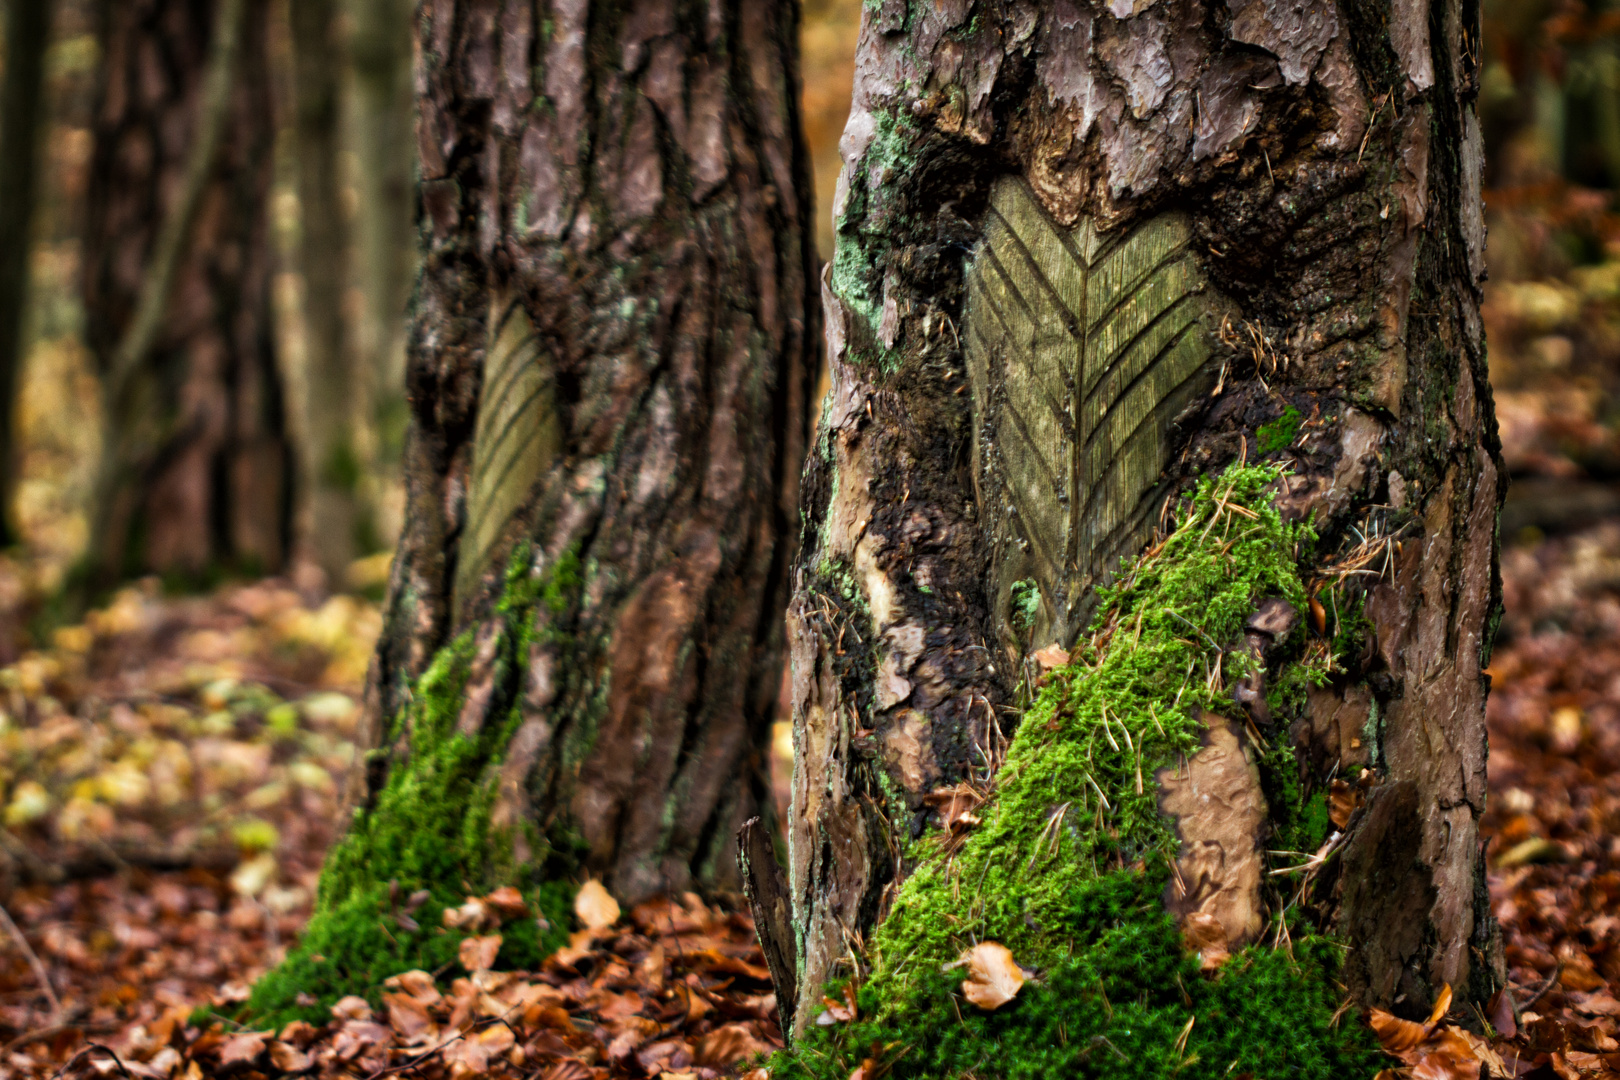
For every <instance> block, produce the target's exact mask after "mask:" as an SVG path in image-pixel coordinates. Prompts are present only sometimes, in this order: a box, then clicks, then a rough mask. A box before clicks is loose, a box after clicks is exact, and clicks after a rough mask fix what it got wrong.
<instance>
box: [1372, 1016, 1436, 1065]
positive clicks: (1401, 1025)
mask: <svg viewBox="0 0 1620 1080" xmlns="http://www.w3.org/2000/svg"><path fill="white" fill-rule="evenodd" d="M1367 1023H1368V1025H1369V1026H1371V1027H1372V1030H1373V1034H1374V1035H1376V1036H1377V1037H1378V1045H1379V1046H1382V1047H1383V1048H1384V1052H1385V1053H1386V1054H1393V1055H1394V1056H1396V1057H1400V1058H1402V1059H1403V1060H1404V1055H1405V1054H1407V1053H1409V1052H1411V1051H1412V1050H1414V1049H1416V1048H1417V1047H1418V1046H1420V1045H1422V1043H1423V1040H1424V1039H1427V1038H1428V1037H1429V1026H1428V1025H1427V1024H1420V1023H1418V1022H1417V1021H1416V1020H1402V1019H1401V1018H1400V1017H1398V1016H1396V1015H1395V1014H1394V1013H1387V1012H1385V1011H1384V1010H1383V1009H1369V1010H1368V1012H1367Z"/></svg>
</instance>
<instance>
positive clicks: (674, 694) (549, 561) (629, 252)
mask: <svg viewBox="0 0 1620 1080" xmlns="http://www.w3.org/2000/svg"><path fill="white" fill-rule="evenodd" d="M418 25H419V28H420V33H421V35H422V36H421V39H420V53H421V58H422V69H421V72H420V75H419V81H418V86H419V87H420V94H419V98H418V110H419V124H418V126H419V146H420V153H421V173H422V194H421V201H422V213H421V230H422V231H421V244H422V260H423V269H422V276H421V280H420V282H419V283H418V286H417V293H416V298H415V301H414V328H413V331H412V341H411V353H410V363H409V394H410V402H411V410H412V420H411V428H410V433H409V439H408V442H407V451H406V480H407V485H408V487H407V492H408V494H407V497H408V505H407V515H406V524H405V532H404V535H403V536H402V537H401V539H400V544H399V549H398V554H397V556H396V558H395V562H394V567H393V573H392V580H391V583H390V590H389V598H388V606H387V615H386V617H385V622H384V627H383V631H382V636H381V640H380V641H379V644H378V650H377V655H376V660H375V663H374V664H373V669H372V673H371V676H370V678H369V680H368V688H367V696H366V701H365V714H364V715H365V722H366V728H365V730H364V732H363V735H362V738H363V740H364V741H365V742H366V743H369V744H370V745H371V746H372V747H374V749H373V750H372V752H370V753H369V754H368V755H366V756H365V757H364V758H363V761H362V762H361V764H360V767H359V768H358V770H357V773H356V775H355V776H354V777H353V778H352V779H351V781H350V793H349V794H350V798H351V799H352V800H353V802H354V803H355V806H356V810H355V816H354V819H353V824H352V825H351V827H350V831H349V834H348V837H347V838H346V839H345V840H344V841H342V842H341V843H340V844H339V845H338V847H337V848H336V849H334V852H333V853H332V855H331V856H329V858H328V861H327V866H326V869H325V871H324V872H323V881H322V886H321V898H320V903H319V906H318V908H317V911H316V915H315V918H314V920H313V921H312V923H311V926H310V929H309V931H308V932H307V933H306V935H305V938H304V940H303V942H302V943H301V945H300V950H301V951H300V953H299V954H297V955H295V956H294V957H293V958H292V959H290V960H289V961H288V964H287V965H286V966H284V969H283V971H282V972H281V973H279V974H278V975H277V976H275V977H273V978H271V979H269V980H267V982H266V983H264V984H261V990H260V993H259V996H258V998H257V999H256V1002H257V1005H258V1007H260V1008H263V1009H265V1010H270V1011H273V1010H276V1009H279V1008H281V1007H282V1004H283V1003H284V1002H285V1001H286V1000H288V999H290V998H291V997H293V995H294V993H295V992H297V991H307V992H312V993H315V994H316V995H317V996H320V995H330V994H332V993H336V992H338V991H339V990H341V989H342V984H341V980H343V979H348V980H350V985H363V984H364V983H365V981H366V980H367V979H369V978H381V977H382V976H384V975H387V974H389V973H390V972H391V971H394V970H398V969H397V968H389V969H388V970H386V971H385V970H382V968H383V966H384V962H383V960H382V959H381V958H380V957H379V956H378V955H376V954H375V953H373V952H370V951H368V950H370V949H371V940H372V938H367V937H365V936H364V935H365V934H367V933H370V934H371V935H372V937H373V938H374V937H375V936H376V935H375V931H374V930H371V929H369V927H370V924H371V923H374V922H375V918H374V917H373V915H372V914H370V913H374V911H375V904H376V903H377V902H378V898H379V897H383V898H386V897H387V896H391V895H393V894H394V893H395V892H397V891H398V890H400V889H403V890H406V891H407V892H409V891H411V890H416V889H419V888H421V889H426V890H428V891H429V893H431V894H432V899H431V901H428V902H426V906H425V907H423V908H421V909H420V910H418V911H417V913H416V916H415V917H416V919H417V920H418V921H421V922H423V923H426V924H428V925H430V926H432V925H435V924H436V923H437V917H438V916H437V906H438V905H443V904H457V903H460V902H461V899H462V898H463V897H464V896H465V890H466V889H467V888H469V887H471V888H481V887H485V886H493V885H497V884H501V883H506V882H511V883H518V884H524V885H530V886H532V885H535V884H537V879H541V878H544V877H545V876H546V875H556V874H559V873H565V872H582V873H585V874H590V875H594V876H598V877H600V878H601V879H602V880H603V881H604V882H605V883H606V885H607V887H608V888H609V889H611V890H612V891H613V892H614V894H615V895H616V896H618V897H619V898H620V900H622V901H626V902H631V903H633V902H636V901H638V900H640V899H643V898H645V897H647V896H649V895H651V894H654V893H658V892H665V891H677V892H678V891H679V890H682V889H687V888H693V887H712V886H723V885H727V884H734V883H735V881H736V878H737V869H736V841H735V835H736V833H737V830H738V828H739V827H740V826H741V825H742V823H743V822H744V821H745V820H747V819H748V818H750V817H751V816H753V815H755V814H756V813H760V812H761V811H762V810H768V806H769V798H768V791H769V784H768V767H767V758H766V752H767V747H768V738H769V729H770V721H771V718H772V713H773V709H774V703H775V700H776V696H777V693H778V690H779V686H780V676H781V671H782V625H781V616H780V612H781V610H782V606H783V605H784V604H785V602H786V597H787V592H788V581H787V572H788V566H789V561H790V558H791V553H792V550H793V548H794V531H793V526H794V523H795V515H796V511H797V499H798V475H799V470H800V467H801V463H802V456H803V452H804V444H805V440H806V438H807V436H808V432H809V391H810V387H811V385H812V384H811V379H812V377H813V370H814V366H815V365H814V357H815V353H816V349H817V345H818V337H819V335H818V333H817V329H818V320H817V317H816V315H817V306H816V303H815V291H814V282H815V273H814V271H815V262H814V258H815V256H814V254H813V251H812V248H811V234H810V232H809V216H810V215H809V202H810V190H811V189H810V186H809V169H808V162H807V156H806V153H805V149H804V146H803V142H802V137H801V135H800V133H799V124H798V118H797V115H796V114H797V108H798V87H797V71H796V44H797V43H796V33H797V26H796V10H795V7H794V5H793V4H791V3H757V2H754V0H748V2H741V0H737V2H733V3H721V4H709V3H695V2H693V3H688V2H677V0H641V2H638V3H633V4H623V5H612V4H596V3H593V4H586V3H583V2H579V0H568V2H564V0H556V2H553V3H551V4H549V5H547V4H542V5H533V4H531V3H529V2H527V0H523V2H507V3H499V2H474V0H432V2H431V3H427V4H425V5H423V7H422V8H421V9H420V12H419V24H418ZM554 856H560V858H553V857H554ZM570 863H572V866H569V865H568V864H570ZM553 880H556V879H555V877H554V876H553ZM386 883H397V884H386ZM385 884H386V887H383V886H384V885H385ZM379 889H380V890H381V891H379ZM402 895H403V894H402ZM384 902H386V899H385V900H384ZM351 912H352V913H356V914H354V916H353V920H352V927H353V932H350V930H349V929H346V928H347V927H350V926H351V923H350V922H346V921H345V920H346V919H348V918H349V915H348V914H346V913H351ZM400 937H401V934H400V933H399V932H395V935H394V938H400ZM394 938H391V939H390V940H389V942H383V943H381V944H380V946H379V947H380V948H381V949H383V950H396V949H397V948H399V947H400V946H399V944H398V942H397V941H395V940H394ZM405 940H406V941H407V946H406V947H408V948H410V949H415V948H418V947H420V948H424V949H430V948H433V947H435V942H436V941H439V940H443V939H442V938H436V939H424V941H423V942H422V943H420V945H418V943H416V939H414V938H408V937H407V938H406V939H405ZM312 952H318V953H319V954H320V955H321V956H322V957H324V959H323V960H322V961H321V966H320V967H319V968H318V969H317V968H316V967H313V966H311V965H310V963H306V960H307V957H308V956H309V955H310V954H311V953H312ZM411 958H412V960H413V961H415V962H418V963H420V958H419V956H418V954H416V953H412V954H411ZM423 966H426V967H430V968H431V967H433V966H435V965H434V963H432V962H429V963H426V964H424V965H423ZM305 973H307V975H308V978H306V977H305Z"/></svg>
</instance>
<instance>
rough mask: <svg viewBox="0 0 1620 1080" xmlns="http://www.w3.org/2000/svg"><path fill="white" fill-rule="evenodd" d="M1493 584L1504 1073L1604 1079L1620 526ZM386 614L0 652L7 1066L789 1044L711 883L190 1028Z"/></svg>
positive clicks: (229, 998)
mask: <svg viewBox="0 0 1620 1080" xmlns="http://www.w3.org/2000/svg"><path fill="white" fill-rule="evenodd" d="M5 569H6V568H5V567H4V566H0V601H3V599H4V589H5V582H6V580H7V578H6V577H5V573H4V571H5ZM1503 577H1504V589H1505V597H1506V602H1507V617H1506V619H1505V621H1504V623H1503V626H1502V633H1501V636H1500V639H1499V644H1498V647H1497V649H1496V652H1495V655H1494V659H1493V661H1492V664H1491V675H1492V681H1493V690H1492V694H1491V699H1490V709H1489V719H1490V725H1491V758H1490V781H1491V799H1490V809H1489V812H1488V814H1487V818H1486V824H1487V831H1488V833H1489V835H1490V837H1491V839H1490V843H1489V847H1488V848H1487V859H1488V862H1489V864H1490V866H1491V878H1490V880H1491V899H1492V903H1493V906H1494V909H1495V912H1496V915H1497V917H1498V919H1500V920H1501V924H1502V931H1503V935H1504V939H1505V942H1506V953H1507V959H1508V963H1509V973H1510V980H1511V983H1512V985H1513V994H1514V998H1515V1001H1516V1003H1517V1004H1518V1006H1519V1009H1520V1015H1519V1017H1518V1019H1517V1021H1512V1020H1511V1019H1510V1017H1511V1015H1512V1014H1511V1012H1510V1011H1505V1010H1503V1009H1501V1008H1498V1009H1497V1010H1494V1011H1493V1012H1494V1015H1493V1016H1492V1017H1491V1019H1492V1020H1494V1021H1495V1022H1496V1026H1497V1027H1498V1028H1503V1027H1507V1028H1511V1029H1516V1030H1513V1031H1509V1032H1506V1033H1507V1034H1512V1035H1513V1036H1514V1037H1513V1038H1511V1039H1498V1040H1497V1041H1496V1043H1495V1047H1496V1051H1497V1053H1498V1054H1500V1056H1501V1061H1502V1069H1501V1073H1502V1075H1535V1076H1538V1077H1541V1076H1549V1077H1550V1076H1561V1077H1573V1076H1578V1075H1587V1076H1604V1075H1610V1076H1612V1075H1616V1074H1617V1072H1620V1043H1617V1041H1616V1037H1615V1036H1616V1035H1617V1026H1620V1000H1617V991H1620V520H1609V521H1605V522H1602V523H1600V524H1598V525H1596V526H1593V527H1589V528H1587V529H1584V530H1582V531H1578V532H1574V533H1570V534H1567V535H1564V536H1559V537H1554V538H1551V539H1537V538H1534V537H1533V536H1532V537H1530V539H1529V541H1528V542H1522V543H1518V544H1510V545H1508V546H1506V547H1505V549H1504V552H1503ZM378 622H379V617H378V613H377V611H376V609H375V608H374V607H373V606H372V605H371V604H369V603H368V602H366V601H364V600H361V599H357V598H354V597H349V596H338V597H333V598H329V599H324V600H320V599H312V598H309V597H306V596H303V595H300V594H299V593H298V592H297V591H296V590H294V589H293V588H291V587H290V586H288V585H286V584H285V583H282V582H279V581H275V580H271V581H263V582H258V583H253V584H238V585H229V586H226V587H223V588H221V589H219V590H217V591H216V592H214V593H212V594H209V595H204V596H192V597H181V598H174V597H165V596H163V595H161V593H160V591H159V589H158V588H157V587H156V585H155V584H150V583H149V584H145V585H139V586H135V587H132V588H130V589H127V590H125V591H124V592H122V593H120V594H119V595H118V596H117V597H116V598H115V600H114V601H113V602H112V603H111V604H110V605H109V606H108V607H106V608H104V609H102V610H100V611H97V612H95V613H93V614H92V615H91V616H90V617H88V618H87V619H86V620H85V622H84V623H83V624H82V625H80V626H74V627H70V628H66V629H62V630H58V631H57V632H56V633H55V635H54V640H53V643H52V645H51V646H50V647H49V648H45V649H39V650H34V651H29V652H25V653H23V654H22V655H20V656H19V657H18V658H17V659H16V660H15V662H13V663H12V664H10V665H9V666H6V667H5V668H3V669H0V794H3V799H0V819H3V825H4V827H3V829H0V901H3V909H0V910H3V911H4V912H5V913H6V916H7V917H4V918H0V1075H3V1076H11V1077H18V1078H24V1077H48V1076H55V1075H64V1076H74V1075H84V1076H91V1075H95V1076H113V1075H118V1076H125V1075H127V1076H130V1077H164V1078H168V1077H186V1078H188V1080H190V1078H197V1077H204V1076H214V1075H227V1076H232V1077H251V1076H254V1075H267V1076H273V1075H278V1074H281V1073H296V1072H309V1073H312V1074H315V1075H322V1076H337V1075H345V1076H357V1077H366V1078H371V1080H378V1078H381V1077H383V1076H386V1075H392V1074H398V1073H408V1074H410V1075H413V1076H425V1077H430V1078H432V1077H439V1076H444V1077H451V1078H454V1080H460V1078H463V1077H473V1076H480V1075H494V1076H511V1077H540V1078H545V1080H586V1078H591V1077H605V1076H614V1077H647V1076H652V1075H658V1074H660V1073H662V1074H665V1075H669V1076H673V1077H676V1078H681V1077H705V1078H707V1077H713V1076H717V1075H720V1074H722V1073H724V1072H726V1071H728V1070H732V1069H735V1068H739V1067H747V1063H748V1062H749V1061H751V1060H753V1059H754V1058H755V1056H756V1055H757V1054H758V1053H760V1052H761V1051H765V1050H768V1049H770V1048H772V1047H774V1046H776V1045H779V1043H780V1033H779V1031H778V1029H777V1026H776V1023H775V1005H774V1000H773V998H772V997H771V995H770V982H769V977H768V974H767V972H766V971H765V969H764V966H763V961H762V959H761V957H760V955H759V950H758V948H757V945H756V944H755V942H754V938H753V932H752V926H751V924H750V922H749V919H748V917H747V915H746V914H744V913H740V912H738V911H737V910H736V905H735V902H734V901H733V903H731V904H728V903H726V902H725V901H724V900H723V899H720V900H716V899H713V898H711V899H710V900H709V901H708V902H705V901H704V900H701V899H699V898H698V897H696V896H692V895H687V896H684V897H679V898H675V899H673V900H668V901H663V902H659V903H655V904H649V905H644V906H642V907H639V908H637V909H635V910H633V911H629V912H623V913H621V912H619V911H618V909H617V905H615V904H613V903H612V902H611V900H608V899H605V898H603V897H598V900H599V902H598V903H597V904H596V905H595V906H594V907H589V908H587V909H585V910H582V912H581V927H580V929H579V930H577V931H576V933H575V935H574V941H573V944H572V946H570V947H569V948H567V949H565V950H564V951H563V952H562V953H561V954H559V955H558V956H556V957H554V958H552V959H551V960H549V961H548V962H547V963H546V964H545V966H544V967H543V969H542V970H540V971H538V972H530V973H506V972H492V971H488V970H486V968H487V964H486V963H485V961H484V960H483V959H482V958H483V957H486V956H488V957H492V956H493V949H492V948H488V947H487V943H488V938H489V936H490V935H491V934H493V933H496V932H498V929H497V927H498V923H499V921H500V919H501V918H502V917H503V912H504V917H508V918H510V917H513V916H514V914H515V912H514V911H513V909H512V908H511V907H510V906H509V905H510V902H511V900H512V898H511V897H509V896H501V895H495V896H491V897H487V898H469V901H471V903H470V906H469V907H468V908H467V909H466V911H467V913H468V917H469V918H474V919H480V918H481V919H484V920H485V921H486V924H487V926H488V929H487V930H486V931H485V933H484V934H483V936H482V938H475V939H472V942H471V943H469V945H468V947H467V948H466V949H465V950H464V956H463V963H464V966H465V967H466V969H467V973H468V974H467V976H466V977H463V978H459V979H455V980H453V981H452V982H450V983H449V985H448V990H446V987H445V985H444V982H443V981H442V980H441V984H440V985H438V986H435V985H434V983H433V981H432V980H431V979H428V978H424V977H422V976H419V975H418V976H410V975H405V976H404V977H402V978H401V979H399V980H397V981H396V985H395V986H393V987H392V988H391V990H390V992H389V994H388V995H387V997H386V999H385V1004H384V1006H383V1007H382V1008H381V1009H379V1010H378V1011H377V1012H375V1013H374V1012H373V1011H372V1009H371V1008H370V1007H368V1006H367V1005H366V1004H365V1003H364V1002H362V1001H360V1000H359V999H348V1000H346V1001H345V1002H344V1003H341V1005H340V1007H339V1008H338V1009H337V1010H336V1011H337V1013H338V1015H336V1016H334V1018H333V1020H332V1021H331V1022H330V1023H329V1024H327V1025H324V1026H323V1027H320V1028H315V1027H311V1026H309V1025H304V1024H297V1025H293V1026H292V1027H290V1028H288V1029H284V1030H282V1031H279V1032H273V1033H271V1032H255V1031H251V1030H248V1029H244V1028H240V1027H237V1026H236V1025H233V1024H231V1023H229V1022H228V1021H217V1022H214V1023H212V1024H209V1023H201V1022H197V1020H198V1012H197V1010H199V1009H202V1008H206V1009H212V1010H215V1011H217V1012H218V1013H224V1014H228V1013H230V1012H232V1011H233V1009H234V1007H235V1006H237V1005H239V1004H240V1003H241V1002H242V1001H243V1000H244V999H245V997H246V995H247V990H248V987H249V986H250V985H251V983H252V982H253V980H254V979H255V978H256V977H257V976H258V975H259V974H260V973H261V972H263V971H264V970H265V968H266V967H267V965H269V964H271V963H273V962H274V961H275V960H276V959H277V957H278V956H279V955H280V954H281V952H282V951H283V950H284V949H285V948H286V946H287V944H288V943H289V942H290V941H292V940H293V939H294V938H295V937H296V935H297V934H298V932H299V930H300V928H301V926H302V925H303V923H304V921H305V919H306V918H307V917H308V913H309V910H310V905H311V903H312V896H313V892H314V888H315V883H316V876H317V873H318V870H319V866H320V860H321V857H322V854H323V852H324V851H325V848H326V846H327V844H328V843H329V842H330V841H331V839H332V836H333V829H334V825H335V822H336V819H337V816H338V811H339V798H340V796H339V792H340V789H341V784H342V782H343V778H344V774H345V772H346V770H347V768H348V766H349V764H350V762H351V760H352V757H353V752H354V751H353V743H352V741H351V740H352V737H353V732H354V723H355V719H356V713H357V707H356V704H355V699H356V697H357V696H358V693H359V689H360V686H361V683H362V680H363V677H364V671H365V664H366V662H367V660H368V659H369V656H370V650H371V645H372V642H373V640H374V638H375V635H376V632H377V628H378ZM24 942H26V947H24ZM402 975H403V973H402ZM1462 1012H1463V1010H1462V1008H1461V1007H1460V1006H1459V1008H1458V1011H1457V1012H1455V1013H1454V1014H1453V1019H1454V1020H1457V1021H1459V1022H1460V1021H1463V1020H1464V1019H1465V1017H1463V1016H1462ZM1474 1026H1475V1027H1477V1026H1478V1025H1477V1024H1475V1025H1474ZM1395 1064H1396V1063H1395V1062H1394V1061H1391V1065H1392V1066H1393V1065H1395ZM1475 1067H1476V1068H1477V1063H1476V1065H1475ZM1436 1075H1444V1074H1436ZM1455 1075H1461V1074H1460V1073H1458V1074H1455Z"/></svg>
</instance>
